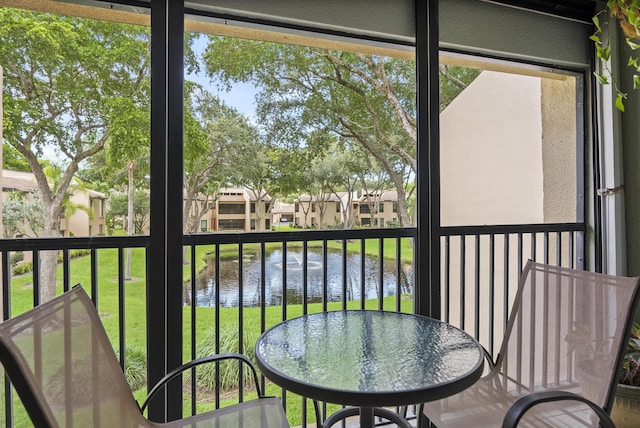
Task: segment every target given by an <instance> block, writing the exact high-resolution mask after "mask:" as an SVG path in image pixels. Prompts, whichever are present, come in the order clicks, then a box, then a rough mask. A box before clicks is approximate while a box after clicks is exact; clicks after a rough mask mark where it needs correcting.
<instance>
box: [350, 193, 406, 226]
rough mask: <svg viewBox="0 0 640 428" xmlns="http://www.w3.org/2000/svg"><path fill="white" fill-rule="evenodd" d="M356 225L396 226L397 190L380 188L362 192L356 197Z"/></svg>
mask: <svg viewBox="0 0 640 428" xmlns="http://www.w3.org/2000/svg"><path fill="white" fill-rule="evenodd" d="M356 225H360V226H370V227H397V226H398V192H397V191H395V190H382V191H377V192H370V193H363V195H362V196H361V197H360V198H359V199H358V210H357V216H356Z"/></svg>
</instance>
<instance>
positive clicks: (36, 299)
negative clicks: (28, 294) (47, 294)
mask: <svg viewBox="0 0 640 428" xmlns="http://www.w3.org/2000/svg"><path fill="white" fill-rule="evenodd" d="M31 263H32V264H33V272H31V277H32V278H33V307H36V306H38V305H39V304H40V251H38V250H34V251H33V260H32V261H31Z"/></svg>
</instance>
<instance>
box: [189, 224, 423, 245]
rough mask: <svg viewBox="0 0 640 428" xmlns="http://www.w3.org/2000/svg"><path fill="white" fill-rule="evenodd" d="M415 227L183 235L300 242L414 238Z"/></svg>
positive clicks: (209, 240) (197, 240)
mask: <svg viewBox="0 0 640 428" xmlns="http://www.w3.org/2000/svg"><path fill="white" fill-rule="evenodd" d="M416 236H417V229H416V228H415V227H407V228H394V229H329V230H293V231H291V232H289V231H280V232H222V233H221V232H216V233H198V234H194V235H184V237H183V239H182V243H183V244H184V245H199V244H200V245H201V244H239V243H243V244H244V243H256V242H300V241H322V240H331V239H376V238H415V237H416Z"/></svg>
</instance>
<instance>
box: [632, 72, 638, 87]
mask: <svg viewBox="0 0 640 428" xmlns="http://www.w3.org/2000/svg"><path fill="white" fill-rule="evenodd" d="M638 88H640V76H638V75H637V74H634V75H633V89H638Z"/></svg>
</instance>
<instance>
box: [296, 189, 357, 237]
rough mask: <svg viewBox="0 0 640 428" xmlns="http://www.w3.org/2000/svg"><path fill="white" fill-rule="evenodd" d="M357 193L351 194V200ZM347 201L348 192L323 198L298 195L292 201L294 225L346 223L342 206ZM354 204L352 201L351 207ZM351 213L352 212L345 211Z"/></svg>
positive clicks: (320, 225)
mask: <svg viewBox="0 0 640 428" xmlns="http://www.w3.org/2000/svg"><path fill="white" fill-rule="evenodd" d="M356 199H357V194H356V193H353V194H351V201H356ZM348 203H349V192H337V194H331V195H326V196H325V197H324V198H320V197H318V196H310V195H300V196H299V197H298V198H297V199H296V200H295V201H294V213H293V216H294V222H295V225H296V226H299V227H302V228H307V227H320V228H322V227H328V226H337V225H344V224H345V223H346V218H345V212H344V209H343V207H344V206H346V205H347V204H348ZM353 207H354V205H353V202H352V209H353ZM347 215H353V213H347Z"/></svg>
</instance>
